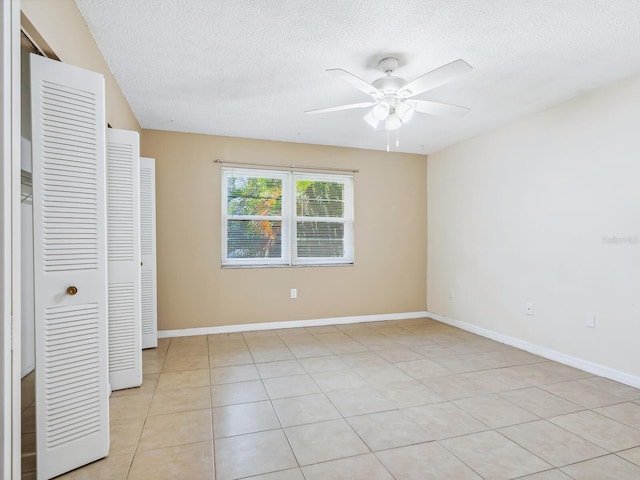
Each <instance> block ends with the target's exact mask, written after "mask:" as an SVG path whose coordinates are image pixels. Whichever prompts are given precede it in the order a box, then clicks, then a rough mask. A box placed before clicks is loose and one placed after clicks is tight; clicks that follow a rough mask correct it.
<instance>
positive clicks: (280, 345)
mask: <svg viewBox="0 0 640 480" xmlns="http://www.w3.org/2000/svg"><path fill="white" fill-rule="evenodd" d="M159 343H160V345H159V347H158V348H156V349H152V350H145V351H144V352H143V364H144V374H145V375H144V384H143V386H142V387H140V388H136V389H130V390H123V391H119V392H115V393H114V394H113V396H112V397H111V399H110V405H111V455H110V456H109V457H108V458H107V459H104V460H101V461H98V462H95V463H93V464H91V465H89V466H87V467H84V468H81V469H78V470H76V471H74V472H71V473H69V474H67V475H63V476H62V477H59V478H61V479H65V480H79V479H109V480H125V479H131V480H134V479H135V480H138V479H154V480H158V479H190V480H198V479H206V480H212V479H217V480H232V479H245V478H251V479H253V480H305V479H306V480H332V479H350V480H351V479H354V480H358V479H366V480H378V479H379V480H392V479H396V480H413V479H420V480H429V479H433V480H443V479H447V480H449V479H453V480H466V479H469V480H472V479H487V480H488V479H516V478H517V479H523V480H524V479H528V480H563V479H564V480H567V479H574V480H587V479H597V480H606V479H612V480H614V479H615V480H631V479H634V480H638V479H640V390H637V389H634V388H631V387H628V386H625V385H622V384H619V383H616V382H612V381H610V380H606V379H603V378H600V377H595V376H592V375H590V374H588V373H585V372H583V371H580V370H576V369H573V368H570V367H567V366H564V365H561V364H558V363H555V362H550V361H547V360H545V359H543V358H540V357H537V356H535V355H532V354H529V353H527V352H524V351H521V350H517V349H515V348H511V347H508V346H506V345H503V344H500V343H497V342H493V341H491V340H487V339H485V338H482V337H479V336H476V335H473V334H471V333H468V332H465V331H462V330H459V329H456V328H453V327H450V326H447V325H443V324H441V323H438V322H436V321H433V320H430V319H415V320H406V321H393V322H376V323H365V324H354V325H336V326H326V327H314V328H295V329H283V330H269V331H259V332H247V333H243V334H241V333H236V334H227V335H223V334H221V335H209V336H199V337H182V338H173V339H171V340H169V339H164V340H160V342H159ZM31 407H32V405H31ZM25 408H29V407H28V406H27V407H25ZM26 411H27V410H25V412H26ZM27 435H33V434H32V431H30V432H28V433H27ZM214 459H215V460H214Z"/></svg>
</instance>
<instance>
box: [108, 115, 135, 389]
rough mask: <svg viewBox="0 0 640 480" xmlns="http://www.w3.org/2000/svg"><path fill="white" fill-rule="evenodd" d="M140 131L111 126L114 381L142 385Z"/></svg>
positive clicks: (126, 385) (124, 385)
mask: <svg viewBox="0 0 640 480" xmlns="http://www.w3.org/2000/svg"><path fill="white" fill-rule="evenodd" d="M139 177H140V136H139V134H138V132H131V131H128V130H114V129H111V128H110V129H108V130H107V258H108V265H109V276H108V279H109V291H108V299H109V383H110V384H111V389H112V390H120V389H123V388H131V387H138V386H140V385H141V384H142V343H141V342H142V338H141V335H142V332H141V316H140V315H141V313H140V303H141V293H140V268H141V266H140V198H139V197H140V195H139V192H140V181H139Z"/></svg>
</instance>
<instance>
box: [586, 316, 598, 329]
mask: <svg viewBox="0 0 640 480" xmlns="http://www.w3.org/2000/svg"><path fill="white" fill-rule="evenodd" d="M584 326H585V327H589V328H596V316H595V315H594V314H593V313H587V316H586V317H585V319H584Z"/></svg>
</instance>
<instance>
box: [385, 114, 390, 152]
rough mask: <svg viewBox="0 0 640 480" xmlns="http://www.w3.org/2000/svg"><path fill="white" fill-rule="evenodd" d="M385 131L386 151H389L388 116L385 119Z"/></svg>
mask: <svg viewBox="0 0 640 480" xmlns="http://www.w3.org/2000/svg"><path fill="white" fill-rule="evenodd" d="M384 122H385V125H384V126H385V131H386V132H387V152H388V151H389V117H388V116H387V118H386V119H385V121H384Z"/></svg>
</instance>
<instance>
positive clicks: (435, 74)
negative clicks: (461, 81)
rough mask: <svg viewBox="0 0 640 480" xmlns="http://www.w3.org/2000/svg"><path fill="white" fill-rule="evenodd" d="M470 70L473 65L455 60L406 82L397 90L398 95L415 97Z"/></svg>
mask: <svg viewBox="0 0 640 480" xmlns="http://www.w3.org/2000/svg"><path fill="white" fill-rule="evenodd" d="M471 70H473V67H472V66H471V65H469V64H468V63H467V62H465V61H464V60H462V59H460V60H455V61H453V62H451V63H447V64H446V65H443V66H442V67H439V68H436V69H435V70H432V71H430V72H429V73H425V74H424V75H422V76H421V77H418V78H416V79H415V80H413V81H411V82H409V83H407V84H406V85H405V86H404V87H402V88H401V89H400V90H398V96H400V97H403V98H409V97H415V96H416V95H420V94H421V93H424V92H426V91H428V90H433V89H434V88H437V87H439V86H441V85H444V84H445V83H449V82H452V81H453V80H455V79H456V78H458V77H460V76H461V75H464V74H465V73H467V72H470V71H471Z"/></svg>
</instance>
